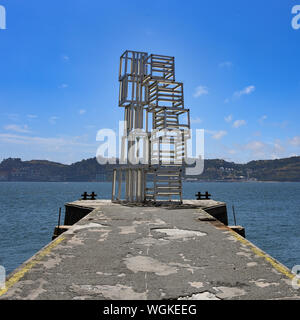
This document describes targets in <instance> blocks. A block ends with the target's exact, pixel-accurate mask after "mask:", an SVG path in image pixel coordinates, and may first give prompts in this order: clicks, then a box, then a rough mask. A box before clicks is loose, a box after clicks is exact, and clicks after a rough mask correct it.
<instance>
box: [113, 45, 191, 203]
mask: <svg viewBox="0 0 300 320" xmlns="http://www.w3.org/2000/svg"><path fill="white" fill-rule="evenodd" d="M119 82H120V91H119V107H122V108H124V124H125V125H124V134H123V136H122V138H121V148H120V151H121V154H120V165H119V166H118V167H117V168H116V169H114V170H113V181H112V201H113V202H123V201H124V202H129V203H145V202H155V203H156V202H158V201H173V200H176V201H179V202H180V203H182V171H183V168H184V164H185V161H184V160H185V157H186V153H187V139H189V138H190V131H189V129H190V110H189V109H186V108H185V107H184V95H183V83H181V82H176V80H175V59H174V57H171V56H164V55H158V54H148V53H146V52H137V51H130V50H127V51H125V52H124V53H123V54H122V56H121V57H120V68H119Z"/></svg>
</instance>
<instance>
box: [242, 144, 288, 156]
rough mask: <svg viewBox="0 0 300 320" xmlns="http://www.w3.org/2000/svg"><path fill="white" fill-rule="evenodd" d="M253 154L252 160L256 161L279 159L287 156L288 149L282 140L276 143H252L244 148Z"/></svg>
mask: <svg viewBox="0 0 300 320" xmlns="http://www.w3.org/2000/svg"><path fill="white" fill-rule="evenodd" d="M244 149H245V150H249V151H250V152H251V156H252V158H253V157H254V158H256V159H278V158H282V157H285V156H287V155H286V153H285V152H286V148H285V147H284V146H283V145H282V143H281V141H280V140H275V141H274V142H268V143H265V142H262V141H258V140H256V141H251V142H249V143H248V144H246V145H245V147H244Z"/></svg>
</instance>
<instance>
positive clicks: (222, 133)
mask: <svg viewBox="0 0 300 320" xmlns="http://www.w3.org/2000/svg"><path fill="white" fill-rule="evenodd" d="M205 132H206V133H208V134H211V137H212V138H213V139H215V140H220V139H222V138H223V137H224V136H225V135H226V134H227V132H226V131H223V130H220V131H215V130H205Z"/></svg>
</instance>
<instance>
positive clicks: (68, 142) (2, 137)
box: [0, 133, 95, 150]
mask: <svg viewBox="0 0 300 320" xmlns="http://www.w3.org/2000/svg"><path fill="white" fill-rule="evenodd" d="M82 138H83V137H65V138H43V137H30V136H22V135H17V134H8V133H7V134H4V133H0V142H6V143H10V144H11V143H13V144H19V145H38V146H43V147H51V148H53V149H54V150H58V148H62V150H64V149H63V148H64V147H66V146H83V147H95V144H89V143H85V142H82V141H81V140H82Z"/></svg>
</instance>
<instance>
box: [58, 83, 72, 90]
mask: <svg viewBox="0 0 300 320" xmlns="http://www.w3.org/2000/svg"><path fill="white" fill-rule="evenodd" d="M68 87H69V85H68V84H66V83H62V84H61V85H60V86H59V87H58V88H59V89H66V88H68Z"/></svg>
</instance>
